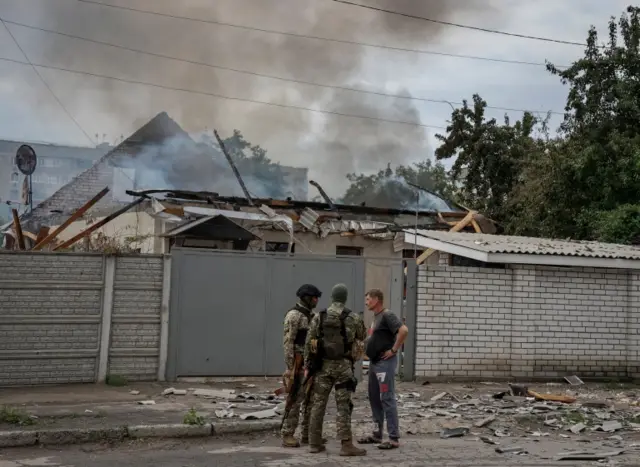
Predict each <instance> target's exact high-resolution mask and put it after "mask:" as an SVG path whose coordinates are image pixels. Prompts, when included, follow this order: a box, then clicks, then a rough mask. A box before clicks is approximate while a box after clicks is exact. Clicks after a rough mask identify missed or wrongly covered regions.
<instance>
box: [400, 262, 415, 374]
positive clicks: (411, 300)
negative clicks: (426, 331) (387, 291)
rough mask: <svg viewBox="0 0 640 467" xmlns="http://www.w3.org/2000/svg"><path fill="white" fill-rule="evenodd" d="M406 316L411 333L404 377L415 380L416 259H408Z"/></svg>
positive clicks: (406, 349) (406, 346) (406, 347)
mask: <svg viewBox="0 0 640 467" xmlns="http://www.w3.org/2000/svg"><path fill="white" fill-rule="evenodd" d="M406 300H407V302H406V306H405V318H406V319H407V323H406V324H407V327H408V328H409V335H408V336H407V339H406V340H405V341H404V365H403V370H402V379H403V380H404V381H413V380H414V379H415V372H416V365H415V363H416V336H417V332H418V331H417V329H416V328H417V326H418V265H417V264H416V263H415V262H414V261H407V298H406Z"/></svg>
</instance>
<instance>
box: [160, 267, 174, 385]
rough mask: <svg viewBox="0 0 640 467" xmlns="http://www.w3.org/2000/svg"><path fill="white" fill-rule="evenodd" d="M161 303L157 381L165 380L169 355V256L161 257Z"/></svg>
mask: <svg viewBox="0 0 640 467" xmlns="http://www.w3.org/2000/svg"><path fill="white" fill-rule="evenodd" d="M162 266H163V267H162V269H163V276H162V304H161V306H160V355H159V356H158V381H166V380H167V357H168V355H169V306H170V298H171V256H169V255H165V256H164V257H163V258H162Z"/></svg>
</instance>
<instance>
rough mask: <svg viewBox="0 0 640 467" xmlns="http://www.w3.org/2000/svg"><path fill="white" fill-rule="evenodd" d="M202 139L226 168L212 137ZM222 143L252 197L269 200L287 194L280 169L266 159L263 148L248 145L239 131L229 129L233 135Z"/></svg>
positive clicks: (278, 165) (225, 163)
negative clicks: (212, 148)
mask: <svg viewBox="0 0 640 467" xmlns="http://www.w3.org/2000/svg"><path fill="white" fill-rule="evenodd" d="M206 139H207V142H209V143H210V144H211V145H212V146H213V147H214V148H215V156H214V157H215V159H216V161H218V162H219V163H220V164H221V166H223V167H227V166H228V164H227V160H226V158H225V157H224V155H223V154H222V152H221V151H219V150H218V145H217V142H215V143H214V141H215V138H213V137H211V136H208V137H207V138H206ZM222 141H223V143H224V145H225V148H226V149H227V151H228V152H229V155H230V156H231V159H232V160H233V162H234V163H235V164H236V167H237V168H238V172H240V175H241V176H242V178H243V180H244V182H245V184H246V185H247V188H248V189H249V191H250V192H252V195H254V196H259V197H262V196H266V197H271V198H285V197H286V196H287V195H288V193H287V187H286V186H285V179H284V174H283V171H282V167H281V166H280V164H278V163H275V162H273V161H271V159H269V158H268V157H267V151H266V150H265V149H263V148H262V147H260V146H258V145H252V144H251V143H250V142H248V141H247V140H246V139H245V138H244V136H243V134H242V133H241V132H240V131H239V130H233V135H231V136H230V137H228V138H225V139H223V140H222ZM247 152H248V153H249V155H247Z"/></svg>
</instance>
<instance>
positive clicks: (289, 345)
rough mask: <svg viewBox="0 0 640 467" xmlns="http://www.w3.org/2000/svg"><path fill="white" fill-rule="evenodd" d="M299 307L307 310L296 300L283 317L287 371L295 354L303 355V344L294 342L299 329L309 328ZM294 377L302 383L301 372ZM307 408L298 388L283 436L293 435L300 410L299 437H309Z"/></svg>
mask: <svg viewBox="0 0 640 467" xmlns="http://www.w3.org/2000/svg"><path fill="white" fill-rule="evenodd" d="M300 308H304V309H306V310H309V309H308V308H307V307H305V306H304V305H303V304H302V303H300V302H298V304H297V308H294V309H292V310H290V311H289V312H288V313H287V315H286V316H285V318H284V339H283V347H284V362H285V365H286V367H287V370H289V371H293V363H294V361H295V358H296V354H297V355H299V356H300V357H302V356H303V355H304V345H303V344H302V343H301V342H298V343H296V337H297V336H298V333H299V332H300V331H305V330H307V329H308V328H309V318H307V315H305V314H304V313H303V312H302V311H299V309H300ZM311 313H312V312H311V310H309V316H311ZM296 377H297V378H299V382H300V383H302V379H303V377H304V374H303V372H301V373H300V374H298V375H296ZM309 409H310V407H307V406H306V404H304V390H303V389H302V388H300V390H299V391H298V397H297V399H296V401H295V403H294V404H293V405H292V406H291V410H290V411H289V416H288V417H287V418H286V419H285V420H284V423H283V425H282V433H281V434H282V436H283V437H285V436H293V435H294V433H295V431H296V428H297V427H298V422H299V420H300V412H301V411H302V413H303V415H302V426H301V435H302V436H301V437H302V440H303V441H304V442H306V440H307V439H308V438H309V415H310V410H309Z"/></svg>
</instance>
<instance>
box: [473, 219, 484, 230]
mask: <svg viewBox="0 0 640 467" xmlns="http://www.w3.org/2000/svg"><path fill="white" fill-rule="evenodd" d="M471 225H472V226H473V229H474V230H475V231H476V233H482V228H480V224H478V222H477V221H476V220H475V219H471Z"/></svg>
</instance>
